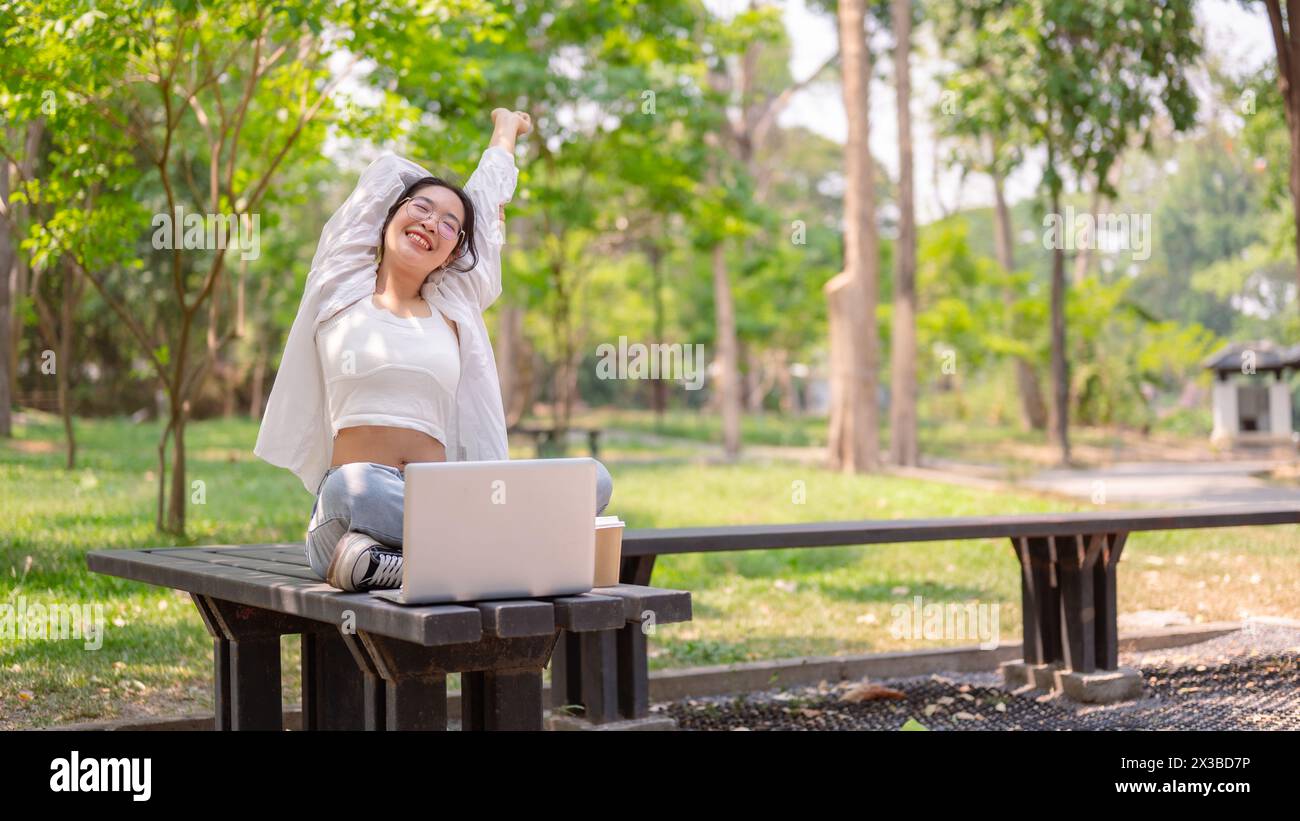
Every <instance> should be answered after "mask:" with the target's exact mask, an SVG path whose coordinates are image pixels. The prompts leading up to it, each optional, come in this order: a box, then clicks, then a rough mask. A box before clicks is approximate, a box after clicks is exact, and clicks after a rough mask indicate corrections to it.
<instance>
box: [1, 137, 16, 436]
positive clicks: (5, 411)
mask: <svg viewBox="0 0 1300 821" xmlns="http://www.w3.org/2000/svg"><path fill="white" fill-rule="evenodd" d="M9 165H10V164H9V161H8V160H3V161H0V200H3V201H4V203H5V207H6V208H7V209H8V211H7V213H5V214H4V215H2V216H0V438H4V439H8V438H9V437H11V436H13V419H12V416H11V410H12V408H13V395H12V394H11V393H10V389H11V387H12V386H13V384H14V383H13V374H12V371H13V370H14V367H13V366H14V357H13V351H12V348H14V347H16V338H15V335H14V332H13V327H14V324H15V323H14V305H13V292H12V290H11V289H12V288H13V287H14V282H13V276H14V274H15V273H16V271H15V267H16V265H15V264H16V262H17V259H18V255H17V253H16V252H15V249H16V245H17V243H16V242H15V241H14V235H15V233H16V232H17V231H16V229H17V226H16V224H15V219H14V213H13V208H12V206H11V204H10V200H9Z"/></svg>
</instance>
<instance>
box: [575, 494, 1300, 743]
mask: <svg viewBox="0 0 1300 821" xmlns="http://www.w3.org/2000/svg"><path fill="white" fill-rule="evenodd" d="M1294 524H1300V504H1295V503H1260V504H1232V505H1215V506H1204V507H1189V508H1182V509H1160V510H1095V511H1085V512H1070V513H1033V514H1012V515H994V516H960V517H949V518H939V519H865V520H852V521H838V522H806V523H796V524H759V525H724V526H717V527H681V528H667V529H652V530H629V531H627V532H626V533H624V534H623V545H622V556H621V566H620V571H619V580H620V581H621V582H623V583H625V584H633V585H641V584H649V583H650V576H651V574H652V573H653V571H654V566H655V560H656V558H657V557H659V556H664V555H672V554H680V553H716V552H725V551H732V550H780V549H786V548H819V547H830V546H850V545H875V544H902V543H909V542H934V541H949V540H964V539H995V540H1003V539H1005V540H1009V541H1010V543H1011V548H1012V550H1013V552H1014V555H1015V558H1016V560H1017V561H1018V562H1019V564H1020V595H1021V613H1022V616H1021V618H1022V624H1023V630H1024V658H1023V660H1022V664H1023V665H1028V666H1031V667H1044V666H1046V667H1052V666H1059V667H1061V668H1063V669H1065V670H1069V671H1072V672H1077V673H1081V674H1085V675H1086V674H1092V673H1096V672H1098V671H1115V670H1117V669H1118V667H1119V624H1118V608H1117V593H1118V589H1117V581H1116V574H1117V569H1118V565H1119V560H1120V556H1121V554H1122V552H1123V550H1124V544H1125V542H1126V541H1127V539H1128V536H1129V534H1130V533H1135V532H1148V531H1162V530H1186V529H1202V528H1222V527H1257V526H1267V525H1294ZM645 664H646V647H645V643H644V641H638V640H636V639H635V638H628V639H627V640H624V641H620V642H619V643H617V644H611V643H609V642H592V641H588V642H585V643H584V642H578V641H569V642H566V643H565V644H564V645H563V646H561V647H559V648H557V649H556V653H555V665H556V666H560V665H563V666H564V667H565V668H566V669H569V670H572V671H577V672H575V673H574V674H573V675H572V678H573V680H575V681H577V682H580V683H586V686H585V689H584V688H583V687H582V686H579V687H578V689H577V690H576V691H574V692H570V693H569V694H567V696H566V698H567V699H568V701H567V703H581V704H585V705H586V707H587V715H588V716H589V718H590V719H591V720H593V721H614V720H617V719H620V718H629V717H631V716H632V715H633V713H631V712H629V711H630V710H632V709H635V707H636V702H635V701H629V700H627V699H622V700H620V701H618V702H613V701H611V700H610V699H609V698H608V696H607V695H606V694H605V693H606V692H607V691H608V688H609V686H610V685H609V682H610V681H611V680H615V679H616V678H617V671H618V670H622V669H637V668H639V667H644V666H645ZM579 672H580V675H579ZM602 688H604V689H602ZM557 703H558V702H557Z"/></svg>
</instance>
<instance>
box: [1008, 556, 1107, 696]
mask: <svg viewBox="0 0 1300 821" xmlns="http://www.w3.org/2000/svg"><path fill="white" fill-rule="evenodd" d="M1127 537H1128V534H1127V533H1123V532H1120V533H1093V534H1075V535H1069V536H1051V537H1020V538H1016V539H1013V540H1012V546H1013V547H1014V548H1015V551H1016V558H1017V559H1018V560H1019V561H1020V591H1021V593H1020V600H1021V608H1022V611H1023V612H1022V618H1023V624H1024V648H1025V649H1024V661H1023V663H1024V664H1025V665H1030V666H1042V665H1052V666H1057V667H1060V668H1063V669H1065V670H1068V671H1070V672H1074V673H1083V674H1088V673H1095V672H1097V671H1098V670H1101V671H1113V670H1115V669H1117V668H1118V666H1119V627H1118V611H1117V607H1116V567H1117V565H1118V563H1119V558H1120V553H1121V552H1122V551H1123V549H1124V542H1125V540H1126V539H1127Z"/></svg>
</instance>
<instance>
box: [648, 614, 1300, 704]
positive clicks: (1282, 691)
mask: <svg viewBox="0 0 1300 821" xmlns="http://www.w3.org/2000/svg"><path fill="white" fill-rule="evenodd" d="M1120 664H1121V665H1122V666H1125V667H1136V668H1138V669H1140V670H1141V671H1142V677H1143V679H1144V681H1145V686H1144V688H1143V690H1144V695H1143V697H1142V698H1141V699H1138V700H1136V701H1128V702H1122V703H1119V704H1112V705H1089V704H1080V703H1078V702H1075V701H1072V700H1070V699H1068V698H1066V697H1064V696H1061V695H1055V694H1050V693H1047V692H1045V691H1042V690H1033V689H1030V688H1022V689H1021V690H1018V691H1015V692H1011V691H1007V690H1003V689H1002V688H1001V676H1000V675H999V674H998V673H996V672H990V673H949V674H942V675H929V676H918V677H915V678H904V679H888V680H883V681H872V682H871V684H879V685H884V686H885V687H888V688H891V689H894V690H897V691H900V692H902V693H903V695H904V698H902V699H875V700H868V701H856V702H854V701H845V700H842V699H841V697H842V696H843V695H844V694H845V693H846V692H849V691H850V690H851V689H852V688H853V687H855V686H857V685H860V684H861V683H862V682H857V681H844V682H837V683H835V684H831V683H828V682H825V681H823V682H821V683H820V684H818V685H815V686H808V687H800V688H792V689H788V690H767V691H763V692H756V693H748V694H744V695H740V696H704V697H697V698H691V699H683V700H680V701H673V702H662V703H658V704H654V705H652V707H651V712H652V714H659V715H669V716H672V717H673V718H675V719H677V722H678V725H679V726H680V728H681V729H683V730H897V729H899V728H900V727H902V726H903V724H904V723H905V722H906V721H907V720H908V719H915V720H916V721H918V722H920V723H921V724H922V725H924V726H925V727H926V728H928V729H931V730H1286V729H1289V730H1300V629H1297V627H1295V626H1294V625H1284V624H1270V623H1263V622H1251V623H1248V624H1247V625H1246V626H1245V627H1244V628H1243V629H1242V630H1239V631H1237V632H1235V633H1231V634H1228V635H1226V636H1221V637H1219V638H1217V639H1213V640H1210V641H1206V642H1201V643H1200V644H1194V645H1189V646H1187V647H1179V648H1174V649H1170V650H1159V651H1151V652H1146V653H1123V654H1121V655H1120Z"/></svg>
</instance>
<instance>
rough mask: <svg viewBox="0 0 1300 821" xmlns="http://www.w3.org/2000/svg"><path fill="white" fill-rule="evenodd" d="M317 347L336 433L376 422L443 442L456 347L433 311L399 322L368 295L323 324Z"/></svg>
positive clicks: (456, 370) (456, 368)
mask: <svg viewBox="0 0 1300 821" xmlns="http://www.w3.org/2000/svg"><path fill="white" fill-rule="evenodd" d="M430 307H431V308H432V306H430ZM316 350H317V352H318V356H319V358H320V364H321V373H322V375H323V376H324V379H325V395H326V400H327V402H328V404H329V415H330V423H331V426H332V427H333V428H334V433H335V434H336V435H337V434H338V432H339V431H340V430H342V429H343V428H349V427H356V426H358V425H382V426H385V427H391V428H411V429H413V430H418V431H423V432H424V433H427V434H429V435H430V436H432V437H433V438H435V439H437V440H438V441H439V442H442V444H443V446H444V447H445V446H446V445H447V429H448V427H449V426H450V424H451V419H452V417H453V414H455V412H456V385H457V384H458V383H459V381H460V345H459V343H458V342H457V340H456V334H455V332H454V331H453V330H452V329H451V326H450V325H448V324H447V320H445V319H443V318H442V316H441V315H440V312H439V311H438V310H437V309H436V308H434V309H433V316H427V317H426V316H420V317H400V316H397V315H396V314H394V313H392V312H391V311H388V310H385V309H384V308H380V307H378V306H376V305H375V304H374V302H372V301H371V298H370V296H369V295H367V296H365V297H363V298H361V299H359V300H357V301H356V302H354V303H353V304H352V305H350V306H349V307H347V308H345V309H343V310H342V311H340V312H339V313H338V314H336V315H335V316H333V317H331V318H330V319H328V320H326V321H325V322H323V323H321V325H320V327H319V328H318V329H317V331H316Z"/></svg>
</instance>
